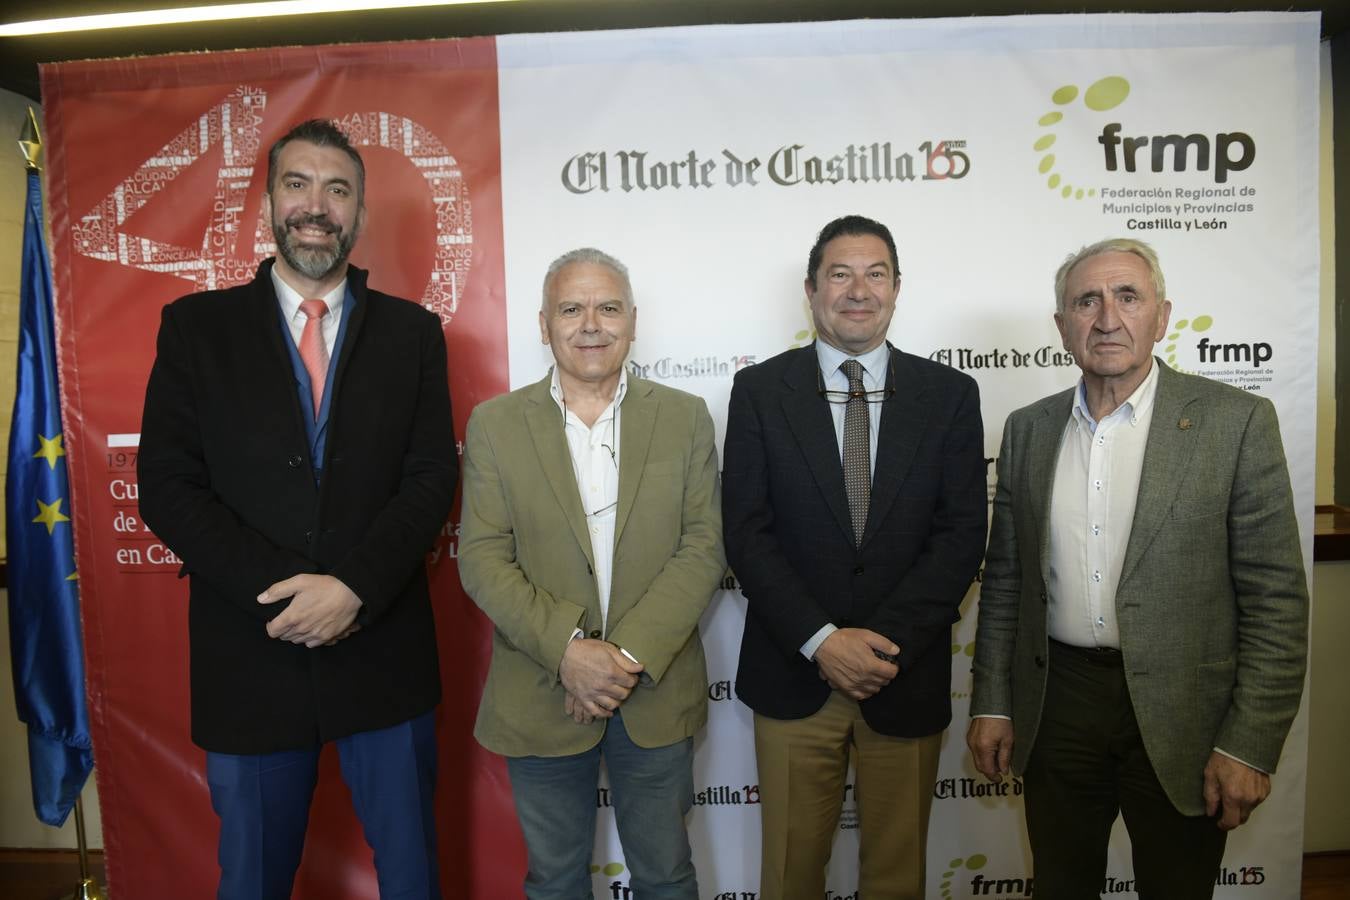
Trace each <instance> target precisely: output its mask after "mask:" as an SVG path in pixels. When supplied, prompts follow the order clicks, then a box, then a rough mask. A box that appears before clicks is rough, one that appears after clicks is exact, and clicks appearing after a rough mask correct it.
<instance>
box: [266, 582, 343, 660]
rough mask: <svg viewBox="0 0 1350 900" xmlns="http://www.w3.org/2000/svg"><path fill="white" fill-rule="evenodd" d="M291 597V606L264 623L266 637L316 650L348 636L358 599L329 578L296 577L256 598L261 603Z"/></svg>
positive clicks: (270, 588) (340, 583) (275, 585)
mask: <svg viewBox="0 0 1350 900" xmlns="http://www.w3.org/2000/svg"><path fill="white" fill-rule="evenodd" d="M288 597H289V598H290V600H291V605H290V606H288V607H286V608H285V609H284V610H282V612H281V614H280V615H279V616H277V617H276V618H275V619H273V620H272V621H270V622H268V623H267V634H268V636H269V637H274V638H276V639H277V640H281V641H290V642H291V643H292V644H304V645H305V646H306V647H319V646H322V645H324V644H328V643H332V642H334V641H336V640H339V639H341V638H344V637H346V636H347V635H348V634H350V633H351V631H352V630H354V629H353V624H354V623H355V621H356V614H357V613H358V612H360V611H361V598H359V597H357V596H356V595H355V594H353V593H352V591H351V588H349V587H347V585H345V584H343V583H342V582H341V581H340V580H338V579H337V578H334V577H333V576H332V575H295V576H292V577H290V578H287V579H286V580H284V581H278V582H277V583H276V584H274V585H272V586H271V587H269V588H268V589H267V590H265V591H263V592H262V593H261V594H259V595H258V602H259V603H262V604H268V603H277V602H279V601H281V600H285V599H286V598H288Z"/></svg>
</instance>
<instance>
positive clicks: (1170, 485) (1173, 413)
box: [1120, 357, 1202, 584]
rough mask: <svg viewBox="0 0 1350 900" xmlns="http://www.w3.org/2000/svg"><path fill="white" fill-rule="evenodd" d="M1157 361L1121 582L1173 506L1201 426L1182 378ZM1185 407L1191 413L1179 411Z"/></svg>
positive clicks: (1141, 554) (1121, 582)
mask: <svg viewBox="0 0 1350 900" xmlns="http://www.w3.org/2000/svg"><path fill="white" fill-rule="evenodd" d="M1153 364H1154V365H1155V366H1158V393H1157V394H1156V395H1155V396H1154V398H1153V421H1152V422H1151V423H1150V424H1149V428H1148V444H1147V446H1145V447H1144V464H1143V469H1142V471H1141V472H1140V473H1139V495H1138V498H1137V499H1136V500H1135V504H1134V521H1132V522H1131V523H1130V541H1129V543H1128V544H1126V545H1125V561H1124V562H1123V563H1122V564H1121V567H1120V584H1124V583H1125V580H1126V579H1127V578H1129V577H1130V573H1131V572H1133V571H1134V568H1135V566H1137V565H1138V564H1139V560H1140V559H1141V558H1142V557H1143V555H1144V552H1145V551H1146V550H1147V549H1148V546H1149V544H1151V543H1152V542H1153V537H1154V535H1156V534H1157V533H1158V528H1159V526H1160V525H1161V524H1162V520H1163V517H1164V516H1166V515H1167V512H1168V510H1170V509H1171V508H1172V501H1173V500H1174V499H1175V498H1176V495H1177V490H1178V489H1180V487H1181V483H1182V481H1184V480H1185V477H1186V470H1187V468H1188V467H1189V465H1190V461H1191V457H1192V455H1193V454H1194V452H1195V440H1196V438H1195V436H1196V434H1197V433H1198V432H1199V430H1200V429H1199V428H1198V427H1197V426H1199V425H1200V421H1199V418H1200V416H1201V414H1202V413H1201V411H1200V410H1199V409H1188V407H1190V406H1192V405H1193V400H1194V398H1193V397H1191V396H1190V395H1189V394H1188V393H1187V392H1186V389H1185V383H1184V382H1183V380H1182V379H1181V378H1180V377H1179V376H1177V375H1176V374H1175V373H1174V372H1172V370H1171V369H1169V368H1167V367H1166V366H1165V365H1163V363H1162V360H1160V359H1158V358H1156V357H1155V358H1154V360H1153ZM1183 412H1187V413H1189V415H1190V416H1191V418H1189V419H1188V418H1185V417H1183V415H1182V413H1183Z"/></svg>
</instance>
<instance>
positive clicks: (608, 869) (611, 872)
mask: <svg viewBox="0 0 1350 900" xmlns="http://www.w3.org/2000/svg"><path fill="white" fill-rule="evenodd" d="M622 871H623V863H616V862H611V863H605V864H604V865H603V866H597V865H592V866H591V874H592V875H595V874H601V875H606V876H608V877H610V878H613V877H614V876H615V875H618V874H619V873H621V872H622Z"/></svg>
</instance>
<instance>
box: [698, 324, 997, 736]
mask: <svg viewBox="0 0 1350 900" xmlns="http://www.w3.org/2000/svg"><path fill="white" fill-rule="evenodd" d="M891 365H892V367H893V377H894V386H895V388H896V390H895V393H894V394H893V395H892V396H891V397H890V398H889V399H887V400H886V401H885V403H884V405H883V407H882V412H881V425H880V434H879V435H878V439H877V459H876V465H875V467H874V468H875V471H874V474H873V481H872V494H871V501H870V504H869V508H868V518H867V525H866V528H865V529H864V533H863V539H862V544H861V546H860V547H857V546H855V544H856V542H855V540H854V534H853V526H852V523H851V521H850V518H849V511H848V497H847V494H846V493H845V490H844V474H843V465H842V463H841V462H840V455H839V444H838V441H837V439H836V438H835V431H834V424H833V421H832V419H831V416H830V409H829V404H828V403H827V402H826V401H825V399H824V398H823V397H821V396H820V393H819V386H820V379H819V377H818V364H817V359H816V351H815V347H814V346H808V347H804V348H801V349H797V350H789V351H787V352H786V353H781V354H779V355H778V356H775V357H773V358H772V359H769V360H767V361H766V362H763V363H760V364H759V365H756V366H752V367H750V368H747V369H742V370H741V371H740V372H738V373H737V375H736V380H735V383H734V384H733V386H732V390H731V405H730V408H729V410H728V413H727V437H726V447H725V453H724V467H723V489H722V519H723V531H724V534H725V540H726V547H727V559H728V561H729V562H730V564H731V568H732V570H733V571H734V572H735V574H736V577H737V579H738V580H739V581H740V584H741V589H742V590H743V591H744V593H745V596H746V599H747V601H748V612H747V615H746V622H745V633H744V636H743V637H742V640H741V654H740V667H739V670H738V672H737V675H736V692H737V694H738V695H739V697H740V699H741V700H742V701H744V702H745V703H746V704H747V705H749V706H750V707H751V708H752V709H754V710H755V711H756V712H758V713H760V714H762V715H766V716H770V717H772V718H777V719H798V718H804V717H806V716H808V715H811V714H812V713H814V712H816V711H817V710H818V709H820V707H821V706H823V705H824V703H825V701H826V699H827V698H828V696H829V693H830V687H829V685H828V684H826V683H825V682H824V681H822V680H821V678H820V676H819V674H818V672H817V669H816V665H815V664H814V663H813V662H811V661H809V660H807V659H806V658H805V657H803V656H802V655H801V652H800V648H801V645H802V644H804V643H805V642H806V641H807V639H808V638H810V637H811V636H812V635H813V634H815V633H816V632H817V631H819V630H820V628H821V627H822V626H824V625H825V624H826V623H833V624H834V625H836V626H838V627H841V628H843V627H850V626H851V627H861V628H870V629H871V630H873V631H876V632H878V633H880V634H884V635H886V636H887V637H888V638H890V639H891V640H893V641H894V642H895V643H897V644H899V645H900V656H899V659H898V665H899V668H900V674H899V675H898V676H896V678H895V679H894V680H893V681H892V682H891V683H890V684H889V685H888V686H886V687H885V688H883V689H882V690H881V691H879V692H878V693H877V694H876V695H875V696H873V697H871V698H869V699H867V700H864V701H863V702H862V704H861V706H862V713H863V717H864V718H865V719H866V721H867V723H868V725H870V726H871V727H872V728H873V729H875V730H876V731H878V732H880V733H882V734H888V735H895V736H902V737H919V736H923V735H929V734H935V733H937V732H939V731H941V730H942V729H943V728H945V727H947V724H948V723H949V722H950V721H951V647H952V644H951V626H952V623H954V622H956V621H957V619H958V618H959V617H960V612H959V608H960V604H961V600H962V598H963V597H964V596H965V594H966V591H967V589H968V588H969V587H970V584H971V582H972V580H973V579H974V577H975V575H976V572H977V571H978V568H979V564H980V559H981V557H982V556H983V554H984V542H985V535H986V526H987V488H986V478H985V462H984V427H983V423H982V421H981V419H980V400H979V389H978V387H977V386H976V384H975V381H974V379H972V378H971V377H970V376H968V375H965V374H963V373H961V372H958V371H956V370H954V369H951V368H948V367H947V366H943V365H940V364H938V363H935V362H931V361H929V360H926V359H922V358H920V357H917V356H913V355H910V354H908V353H902V352H901V351H899V350H895V349H894V348H892V350H891Z"/></svg>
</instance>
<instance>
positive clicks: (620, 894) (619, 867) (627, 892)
mask: <svg viewBox="0 0 1350 900" xmlns="http://www.w3.org/2000/svg"><path fill="white" fill-rule="evenodd" d="M623 870H624V868H623V863H617V862H607V863H605V864H604V865H603V866H599V865H595V864H594V863H592V864H591V875H592V876H595V875H601V876H603V877H605V878H610V879H613V880H612V881H610V883H609V884H607V885H605V888H606V889H607V890H608V893H602V894H600V896H602V897H610V898H613V900H632V896H633V889H632V888H630V887H629V886H628V885H627V884H625V883H624V882H623V881H620V880H619V879H618V878H617V877H616V876H618V875H620V874H622V873H623Z"/></svg>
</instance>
